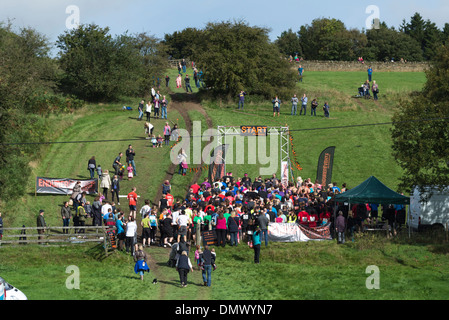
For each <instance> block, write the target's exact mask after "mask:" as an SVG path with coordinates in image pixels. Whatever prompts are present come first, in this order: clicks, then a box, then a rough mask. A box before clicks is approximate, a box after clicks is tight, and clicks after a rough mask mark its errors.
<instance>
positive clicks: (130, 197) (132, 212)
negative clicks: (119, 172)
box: [128, 187, 137, 220]
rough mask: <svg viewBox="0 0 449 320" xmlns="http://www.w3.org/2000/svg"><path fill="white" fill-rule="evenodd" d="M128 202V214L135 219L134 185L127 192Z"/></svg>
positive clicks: (135, 197)
mask: <svg viewBox="0 0 449 320" xmlns="http://www.w3.org/2000/svg"><path fill="white" fill-rule="evenodd" d="M128 203H129V215H132V216H133V217H134V220H135V219H136V212H137V193H136V187H134V188H132V190H131V192H130V193H128Z"/></svg>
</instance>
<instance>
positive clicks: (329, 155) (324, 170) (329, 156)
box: [316, 147, 335, 188]
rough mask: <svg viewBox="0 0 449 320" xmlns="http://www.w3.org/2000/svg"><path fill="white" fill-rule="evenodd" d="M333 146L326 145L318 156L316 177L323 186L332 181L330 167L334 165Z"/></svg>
mask: <svg viewBox="0 0 449 320" xmlns="http://www.w3.org/2000/svg"><path fill="white" fill-rule="evenodd" d="M334 153H335V147H327V148H326V149H324V150H323V152H321V154H320V157H319V158H318V169H317V173H316V179H317V180H318V183H320V184H321V185H322V186H323V188H324V187H327V186H328V185H329V184H330V183H332V168H333V166H334Z"/></svg>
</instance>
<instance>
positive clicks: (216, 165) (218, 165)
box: [208, 144, 229, 184]
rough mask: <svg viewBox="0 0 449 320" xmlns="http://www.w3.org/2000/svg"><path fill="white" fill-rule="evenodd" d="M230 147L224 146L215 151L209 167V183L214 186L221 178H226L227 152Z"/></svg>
mask: <svg viewBox="0 0 449 320" xmlns="http://www.w3.org/2000/svg"><path fill="white" fill-rule="evenodd" d="M228 148H229V145H228V144H223V145H221V146H218V147H216V148H215V149H214V153H213V156H212V157H211V159H210V165H209V177H208V178H209V182H210V183H211V184H212V183H213V182H214V181H217V180H218V179H220V178H223V177H224V176H225V170H226V167H225V159H226V151H227V150H228Z"/></svg>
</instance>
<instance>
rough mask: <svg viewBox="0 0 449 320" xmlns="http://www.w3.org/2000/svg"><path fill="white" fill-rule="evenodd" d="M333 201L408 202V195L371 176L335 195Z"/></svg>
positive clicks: (404, 203)
mask: <svg viewBox="0 0 449 320" xmlns="http://www.w3.org/2000/svg"><path fill="white" fill-rule="evenodd" d="M335 202H340V203H341V202H349V203H377V204H403V205H407V204H410V197H406V196H404V195H402V194H399V193H397V192H395V191H393V190H391V189H390V188H388V187H387V186H386V185H384V184H383V183H382V182H380V181H379V180H378V179H377V178H376V177H374V176H371V177H369V178H368V179H366V180H365V181H363V182H362V183H361V184H359V185H358V186H357V187H354V188H353V189H350V190H348V191H346V192H343V193H340V194H338V195H336V196H335Z"/></svg>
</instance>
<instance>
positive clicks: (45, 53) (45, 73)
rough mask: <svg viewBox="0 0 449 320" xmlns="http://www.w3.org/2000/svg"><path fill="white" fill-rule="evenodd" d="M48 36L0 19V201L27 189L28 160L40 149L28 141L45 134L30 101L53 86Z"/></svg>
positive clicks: (53, 77)
mask: <svg viewBox="0 0 449 320" xmlns="http://www.w3.org/2000/svg"><path fill="white" fill-rule="evenodd" d="M49 50H50V44H49V42H48V40H47V39H46V38H45V37H44V36H43V35H41V34H40V33H38V32H37V31H36V30H34V29H31V28H24V29H21V30H19V31H15V30H14V29H13V26H12V25H11V24H10V23H7V24H2V23H0V143H1V144H2V145H1V146H0V147H1V152H0V201H1V200H2V199H6V198H8V199H14V198H16V197H18V196H20V195H22V194H23V193H24V192H25V190H26V185H27V179H28V177H29V174H30V173H31V169H30V167H29V165H28V163H29V161H30V160H32V159H33V157H35V156H36V155H37V153H38V151H39V149H38V148H36V147H35V146H33V145H31V144H25V145H21V146H17V145H11V143H16V142H36V141H41V140H43V139H44V138H45V126H44V125H43V120H42V118H41V117H39V116H36V115H35V114H33V113H34V112H35V109H34V104H33V101H34V99H35V98H36V97H39V96H41V95H43V94H45V92H47V93H50V92H52V91H53V89H54V88H55V87H56V82H55V79H56V75H57V73H58V71H57V64H56V63H54V61H53V60H52V59H51V58H50V57H49Z"/></svg>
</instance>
